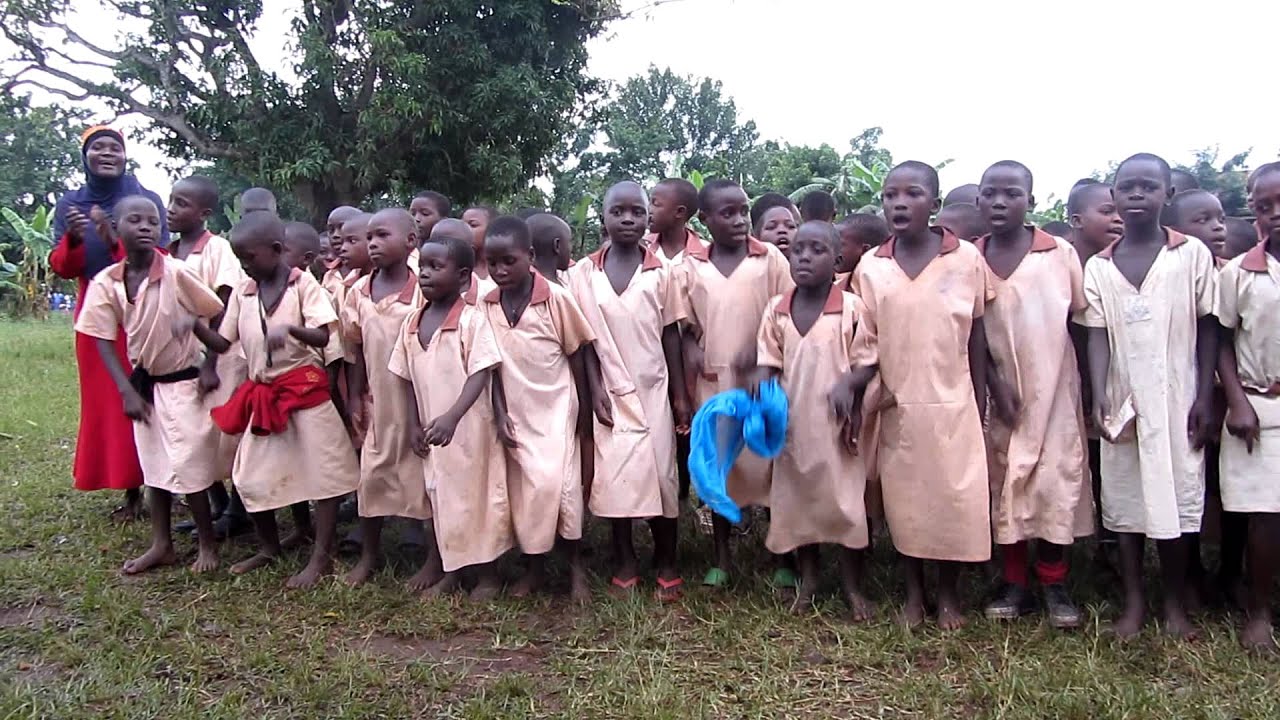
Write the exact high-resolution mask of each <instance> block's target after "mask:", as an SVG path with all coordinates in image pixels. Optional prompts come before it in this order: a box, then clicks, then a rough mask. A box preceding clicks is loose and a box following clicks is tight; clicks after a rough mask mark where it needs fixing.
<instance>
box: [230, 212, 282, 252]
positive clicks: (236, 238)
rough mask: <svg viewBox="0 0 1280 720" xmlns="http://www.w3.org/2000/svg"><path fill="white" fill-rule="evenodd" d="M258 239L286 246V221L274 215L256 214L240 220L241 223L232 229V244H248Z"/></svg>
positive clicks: (250, 214)
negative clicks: (249, 241) (249, 240)
mask: <svg viewBox="0 0 1280 720" xmlns="http://www.w3.org/2000/svg"><path fill="white" fill-rule="evenodd" d="M252 238H257V239H258V240H259V241H260V242H278V243H280V244H282V245H283V244H284V241H285V226H284V221H283V220H281V219H280V218H278V217H276V216H275V215H274V214H272V213H267V212H254V213H249V214H248V215H245V216H244V217H242V218H240V222H238V223H236V224H235V227H233V228H231V242H233V243H235V242H247V241H248V239H252Z"/></svg>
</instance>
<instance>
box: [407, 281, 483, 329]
mask: <svg viewBox="0 0 1280 720" xmlns="http://www.w3.org/2000/svg"><path fill="white" fill-rule="evenodd" d="M475 304H476V288H475V284H474V283H473V284H472V286H471V288H470V289H468V290H467V291H466V292H465V293H463V294H461V295H459V296H458V299H457V300H455V301H454V302H453V307H451V308H449V314H448V315H445V317H444V322H442V323H440V331H441V332H444V331H446V330H457V329H458V323H459V321H461V319H462V310H463V308H464V307H466V306H467V305H475ZM429 307H431V303H427V304H426V305H423V306H422V309H420V310H418V311H417V312H415V313H414V314H413V321H412V322H410V323H409V330H410V331H412V332H415V333H416V332H418V328H419V327H422V316H423V314H425V313H426V312H427V308H429Z"/></svg>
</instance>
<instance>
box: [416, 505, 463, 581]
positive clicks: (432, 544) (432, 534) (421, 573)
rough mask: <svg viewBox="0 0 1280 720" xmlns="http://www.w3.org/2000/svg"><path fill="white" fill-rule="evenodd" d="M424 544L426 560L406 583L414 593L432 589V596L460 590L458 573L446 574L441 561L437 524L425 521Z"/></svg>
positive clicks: (423, 524)
mask: <svg viewBox="0 0 1280 720" xmlns="http://www.w3.org/2000/svg"><path fill="white" fill-rule="evenodd" d="M422 526H423V530H424V533H423V539H422V544H423V545H424V546H425V547H426V550H427V553H426V560H424V561H423V563H422V567H421V568H420V569H419V570H418V572H416V573H414V576H413V577H411V578H409V581H408V582H407V583H405V584H406V585H407V586H408V587H409V590H411V591H412V592H421V591H423V590H427V589H430V591H431V594H432V595H444V594H446V593H451V592H453V591H454V590H457V589H458V575H457V573H446V572H445V571H444V564H443V562H442V561H441V559H440V547H439V546H438V545H436V524H435V523H434V522H432V521H430V520H424V521H423V523H422Z"/></svg>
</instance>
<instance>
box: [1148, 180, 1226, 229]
mask: <svg viewBox="0 0 1280 720" xmlns="http://www.w3.org/2000/svg"><path fill="white" fill-rule="evenodd" d="M1203 197H1211V198H1213V199H1214V200H1217V199H1218V196H1217V195H1214V194H1213V193H1211V192H1209V191H1208V190H1200V189H1198V188H1196V189H1192V190H1183V191H1182V192H1180V193H1177V194H1176V195H1174V196H1173V197H1171V198H1169V204H1168V205H1167V206H1165V209H1164V212H1162V213H1160V222H1161V224H1164V225H1168V226H1170V227H1174V226H1177V225H1181V224H1182V223H1184V222H1186V221H1187V218H1184V217H1183V215H1184V214H1185V213H1186V210H1187V205H1189V204H1190V203H1192V202H1194V201H1195V200H1197V199H1199V198H1203Z"/></svg>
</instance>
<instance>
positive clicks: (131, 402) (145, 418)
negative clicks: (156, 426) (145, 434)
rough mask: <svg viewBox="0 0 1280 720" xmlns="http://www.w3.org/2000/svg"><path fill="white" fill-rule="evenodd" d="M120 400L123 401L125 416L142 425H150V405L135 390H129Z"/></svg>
mask: <svg viewBox="0 0 1280 720" xmlns="http://www.w3.org/2000/svg"><path fill="white" fill-rule="evenodd" d="M122 399H123V400H124V414H125V416H127V417H128V418H129V419H130V420H134V421H136V422H140V423H142V424H143V425H149V424H150V423H151V403H149V402H147V401H146V400H145V399H144V398H143V397H142V396H141V395H139V394H138V391H137V390H134V389H133V388H129V392H126V393H125V394H124V397H123V398H122Z"/></svg>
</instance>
